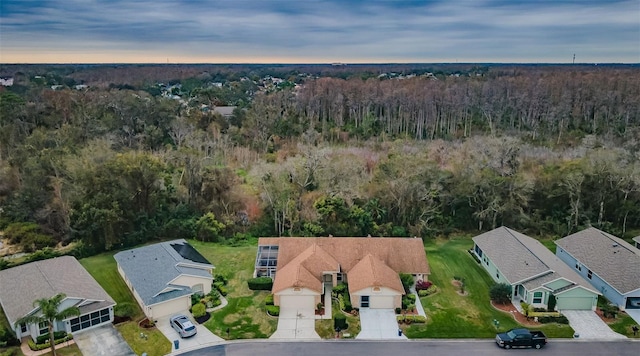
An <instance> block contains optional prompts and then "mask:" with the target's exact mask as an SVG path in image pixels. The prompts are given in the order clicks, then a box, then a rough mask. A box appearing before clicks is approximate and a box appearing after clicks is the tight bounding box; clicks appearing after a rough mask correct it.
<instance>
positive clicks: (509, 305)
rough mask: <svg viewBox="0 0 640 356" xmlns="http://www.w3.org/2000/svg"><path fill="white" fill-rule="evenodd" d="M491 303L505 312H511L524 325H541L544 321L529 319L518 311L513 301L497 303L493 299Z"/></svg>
mask: <svg viewBox="0 0 640 356" xmlns="http://www.w3.org/2000/svg"><path fill="white" fill-rule="evenodd" d="M491 305H492V306H493V307H494V308H496V309H498V310H501V311H503V312H505V313H509V314H511V316H512V317H513V318H514V319H515V320H516V321H517V322H518V323H520V324H522V325H524V326H538V325H541V324H542V323H539V322H535V321H533V320H530V319H527V317H526V316H524V315H523V314H522V313H520V312H519V311H518V309H516V307H514V306H513V304H512V303H511V302H509V303H507V304H496V303H494V302H493V301H491Z"/></svg>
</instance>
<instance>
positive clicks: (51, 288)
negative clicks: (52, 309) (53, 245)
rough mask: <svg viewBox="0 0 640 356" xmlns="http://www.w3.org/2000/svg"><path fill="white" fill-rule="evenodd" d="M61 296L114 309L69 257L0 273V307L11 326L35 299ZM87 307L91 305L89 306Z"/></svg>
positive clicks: (98, 286)
mask: <svg viewBox="0 0 640 356" xmlns="http://www.w3.org/2000/svg"><path fill="white" fill-rule="evenodd" d="M58 293H64V294H66V295H67V297H68V298H82V299H90V300H95V301H102V302H105V303H103V305H114V304H115V303H114V301H113V299H111V297H110V296H109V295H108V294H107V292H105V290H104V289H102V287H101V286H100V285H99V284H98V282H96V280H95V279H93V277H91V275H90V274H89V272H87V271H86V270H85V269H84V267H82V265H80V262H78V260H76V259H75V258H74V257H71V256H62V257H56V258H52V259H48V260H43V261H37V262H31V263H27V264H24V265H21V266H17V267H13V268H9V269H6V270H4V271H0V304H2V308H3V309H4V311H5V314H6V315H7V318H8V319H9V322H11V323H13V322H15V321H16V320H17V319H19V318H21V317H23V316H25V315H27V313H29V312H31V311H32V310H33V309H34V308H33V302H34V301H35V300H36V299H41V298H51V297H53V296H55V295H56V294H58ZM89 305H91V304H89Z"/></svg>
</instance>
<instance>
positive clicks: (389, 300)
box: [369, 295, 393, 309]
mask: <svg viewBox="0 0 640 356" xmlns="http://www.w3.org/2000/svg"><path fill="white" fill-rule="evenodd" d="M369 299H370V301H369V308H371V309H393V296H387V295H384V296H383V295H378V296H371V297H370V298H369Z"/></svg>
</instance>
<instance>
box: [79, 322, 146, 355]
mask: <svg viewBox="0 0 640 356" xmlns="http://www.w3.org/2000/svg"><path fill="white" fill-rule="evenodd" d="M73 340H74V341H75V342H76V345H78V348H80V351H81V352H82V354H83V355H92V356H94V355H95V356H112V355H123V356H135V355H136V354H135V353H134V352H133V350H131V347H129V344H127V342H126V341H124V338H123V337H122V335H120V333H119V332H118V330H116V328H115V327H114V326H113V324H108V325H103V326H100V327H97V328H95V329H90V330H86V331H83V332H80V333H77V334H73Z"/></svg>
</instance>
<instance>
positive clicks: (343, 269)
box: [255, 237, 429, 309]
mask: <svg viewBox="0 0 640 356" xmlns="http://www.w3.org/2000/svg"><path fill="white" fill-rule="evenodd" d="M400 273H407V274H411V275H413V276H414V278H415V279H416V280H420V279H421V280H427V278H428V275H429V265H428V263H427V256H426V253H425V249H424V245H423V243H422V239H418V238H387V237H277V238H273V237H263V238H260V239H259V240H258V253H257V256H256V264H255V276H268V277H271V278H273V288H272V292H273V294H274V304H275V305H287V306H292V307H298V308H301V309H302V308H307V309H309V308H310V309H315V307H316V305H317V304H318V303H321V302H322V301H323V296H324V295H325V293H327V292H329V291H330V290H331V289H332V288H333V287H335V286H336V285H337V284H339V283H342V282H345V283H347V284H348V286H349V294H350V297H351V303H352V305H353V307H354V308H391V309H393V308H396V307H400V306H401V303H402V295H403V294H404V288H403V287H402V282H401V281H400V277H399V274H400ZM328 297H329V298H330V296H328Z"/></svg>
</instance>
